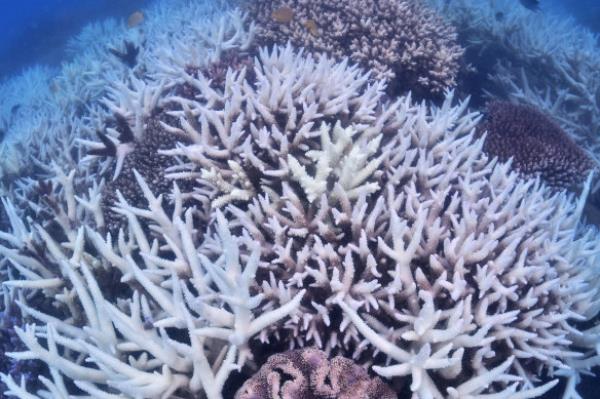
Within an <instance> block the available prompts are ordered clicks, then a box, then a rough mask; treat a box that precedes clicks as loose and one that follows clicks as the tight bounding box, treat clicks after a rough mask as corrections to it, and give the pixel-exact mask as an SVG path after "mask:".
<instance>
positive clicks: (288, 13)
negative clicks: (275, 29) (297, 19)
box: [271, 6, 294, 24]
mask: <svg viewBox="0 0 600 399" xmlns="http://www.w3.org/2000/svg"><path fill="white" fill-rule="evenodd" d="M271 18H273V21H275V22H278V23H280V24H288V23H290V22H291V21H292V19H294V10H292V9H291V8H290V7H288V6H283V7H279V8H278V9H276V10H275V11H273V12H272V13H271Z"/></svg>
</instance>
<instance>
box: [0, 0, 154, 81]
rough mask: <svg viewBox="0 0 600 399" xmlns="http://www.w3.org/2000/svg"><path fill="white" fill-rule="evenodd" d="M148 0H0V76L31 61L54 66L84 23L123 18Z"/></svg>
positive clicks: (30, 63)
mask: <svg viewBox="0 0 600 399" xmlns="http://www.w3.org/2000/svg"><path fill="white" fill-rule="evenodd" d="M149 2H150V0H24V1H9V0H3V1H2V2H0V8H1V10H2V11H1V12H0V26H1V27H2V35H1V36H0V77H6V76H7V75H12V74H15V73H18V72H19V71H21V70H22V69H23V68H26V67H27V66H30V65H32V64H47V65H57V64H60V62H61V60H62V59H63V57H64V56H65V54H64V46H65V44H66V43H67V41H68V40H69V38H71V37H73V36H74V35H76V34H77V33H78V32H79V31H80V30H81V28H83V26H85V25H86V24H88V23H90V22H93V21H98V20H103V19H105V18H109V17H113V18H122V19H126V18H127V17H128V16H129V15H130V14H131V13H132V12H134V11H135V10H137V9H139V8H140V7H143V6H144V5H147V4H148V3H149Z"/></svg>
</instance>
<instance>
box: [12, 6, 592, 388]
mask: <svg viewBox="0 0 600 399" xmlns="http://www.w3.org/2000/svg"><path fill="white" fill-rule="evenodd" d="M308 3H311V2H302V1H299V2H298V3H295V2H289V3H286V4H284V5H281V6H277V7H279V8H274V9H273V10H271V8H273V7H274V6H273V4H272V2H264V7H265V8H264V9H267V10H269V12H270V13H271V14H270V17H271V18H273V21H274V22H276V24H274V27H275V28H277V29H280V28H281V27H280V26H279V25H278V24H280V23H281V21H282V20H283V21H285V20H286V19H287V18H288V17H289V16H290V15H291V16H292V17H293V16H294V15H295V13H296V12H297V11H295V10H296V9H300V8H301V9H302V10H304V8H302V7H304V6H305V4H308ZM345 3H348V4H350V3H351V2H350V1H347V2H345ZM371 3H373V2H371ZM375 3H376V2H374V3H373V4H375ZM405 3H406V4H408V2H402V4H405ZM453 3H454V2H453ZM457 3H458V2H457ZM311 4H312V3H311ZM386 4H387V3H386ZM295 6H298V7H300V6H301V7H300V8H294V7H295ZM269 7H271V8H269ZM281 7H284V8H281ZM285 7H287V8H285ZM419 7H424V6H422V5H420V6H419ZM259 9H260V10H263V8H259ZM373 10H374V11H373V12H376V11H377V12H379V11H378V9H377V7H375V8H373ZM419 10H421V11H420V12H421V14H419V13H417V15H422V16H423V18H426V19H427V20H430V19H431V18H433V17H432V15H433V14H432V11H429V10H427V11H424V9H421V8H419ZM477 10H481V9H480V8H477V9H476V11H474V12H483V11H477ZM261 12H263V11H261ZM486 12H487V11H486ZM298 13H299V12H298ZM265 15H266V16H265ZM299 15H303V14H299ZM144 16H145V18H144V21H143V23H141V24H139V26H135V27H134V28H127V27H126V25H125V24H124V23H122V24H118V23H116V22H107V23H104V24H98V25H92V26H90V27H89V28H87V29H86V30H85V31H84V32H82V34H81V35H80V36H79V37H78V38H77V39H76V40H74V41H73V43H72V44H71V47H72V49H73V51H74V54H76V55H74V58H73V60H72V61H70V62H69V63H66V64H64V65H63V66H62V68H61V70H60V71H50V70H45V69H42V68H38V69H31V70H29V71H27V72H26V73H25V74H24V75H23V76H22V77H20V78H16V79H14V80H11V81H7V82H5V83H3V84H2V86H0V91H1V92H2V96H1V98H2V100H1V101H2V103H1V105H2V107H1V108H0V119H1V120H2V123H3V125H2V126H3V127H2V129H3V131H4V134H5V138H4V140H3V142H2V147H1V152H2V154H1V155H2V157H1V159H2V162H3V164H2V167H1V171H2V191H1V192H2V204H3V211H2V213H1V214H0V217H1V218H0V226H1V227H2V231H0V256H1V258H0V262H1V264H2V268H1V270H0V272H1V273H2V280H3V284H2V293H3V307H2V311H3V313H2V324H0V328H1V332H2V339H3V341H2V343H3V344H2V346H0V348H1V349H2V362H0V366H1V367H2V370H1V371H2V374H1V379H2V382H3V384H4V387H3V389H4V395H5V396H6V397H18V398H25V399H33V398H44V399H45V398H64V399H67V398H69V399H71V398H98V399H114V398H136V399H137V398H180V399H189V398H198V397H206V398H209V399H218V398H233V397H236V398H239V399H242V398H244V399H248V398H257V399H258V398H261V399H262V398H290V399H291V398H313V397H314V398H324V397H337V398H340V399H341V398H356V397H357V396H356V395H358V397H360V398H388V397H389V398H393V397H402V398H404V397H412V398H415V399H430V398H431V399H438V398H452V399H458V398H460V399H468V398H507V399H508V398H511V399H512V398H534V397H541V396H542V395H544V394H545V393H546V392H548V391H549V390H550V389H552V388H553V387H554V386H556V385H557V383H558V382H559V381H560V380H562V381H564V382H565V384H564V395H563V397H564V398H573V399H575V398H580V396H579V394H578V393H577V385H578V383H579V381H580V379H581V377H582V375H585V374H589V373H591V372H592V369H593V368H594V367H596V366H598V365H599V364H600V353H598V348H600V345H599V344H600V326H599V324H598V320H599V319H598V313H599V312H600V291H599V287H598V285H597V281H598V278H599V277H600V263H599V262H598V261H599V259H598V258H599V256H600V237H599V234H598V231H597V229H596V228H595V227H593V226H589V225H587V224H586V222H585V219H584V218H583V217H582V213H583V208H584V205H585V201H586V197H587V195H588V192H589V190H590V186H591V182H592V180H591V179H592V174H591V173H589V174H588V172H589V171H591V170H593V169H594V168H593V167H592V166H593V165H592V161H590V160H585V162H583V161H582V162H583V163H582V164H581V165H583V167H581V168H578V167H579V166H578V167H574V166H573V167H572V168H571V169H570V170H569V173H571V174H570V175H568V177H569V181H568V183H569V184H573V183H574V182H578V183H579V184H580V186H579V187H578V190H576V193H572V192H567V191H560V190H558V189H557V188H556V187H550V186H546V185H545V183H544V181H543V180H541V179H540V178H544V179H546V177H547V176H545V175H539V174H535V173H530V172H531V171H529V170H523V166H522V165H521V164H517V168H516V170H513V166H512V165H511V163H510V160H509V161H508V162H505V161H504V160H502V161H500V160H498V159H496V158H492V157H491V156H488V155H487V154H486V151H484V147H485V145H484V143H485V140H486V134H487V133H486V131H487V128H485V127H486V126H487V127H488V128H489V129H490V132H491V129H492V128H491V125H490V123H492V122H490V120H489V119H488V120H487V122H485V123H487V124H488V125H485V124H484V125H482V124H481V123H482V122H481V119H482V117H481V115H480V113H479V112H477V111H471V110H469V108H468V107H469V106H468V101H467V100H459V99H455V98H454V97H455V95H454V92H453V91H449V90H446V91H442V93H443V94H442V97H443V98H442V99H441V101H440V102H439V103H437V104H434V103H426V102H422V103H416V102H414V101H413V100H412V99H411V95H410V94H407V95H402V96H399V95H394V96H391V95H390V92H389V90H388V86H387V85H388V82H387V81H386V80H382V79H380V78H381V77H382V76H380V75H381V72H382V71H381V70H378V69H377V68H376V69H375V70H374V71H372V70H369V69H364V67H365V65H360V61H359V63H358V64H354V62H355V61H358V60H356V59H354V58H353V56H352V55H350V54H349V55H348V56H344V55H343V54H338V53H335V52H334V53H333V54H322V53H319V51H318V50H319V48H318V47H315V46H312V45H310V43H305V44H304V45H305V46H306V47H307V49H308V50H303V49H302V48H299V47H297V46H296V45H295V44H294V43H288V44H282V43H279V44H276V43H268V42H264V37H268V35H266V34H265V31H264V29H268V27H267V28H265V26H264V25H261V28H260V29H258V30H257V28H256V26H255V24H254V22H253V21H254V20H253V19H252V18H251V17H250V16H248V15H246V14H244V13H243V12H241V11H239V10H238V9H231V8H227V7H226V6H224V5H223V4H220V3H216V2H213V1H209V2H206V3H203V2H186V1H164V2H157V3H156V4H154V5H153V6H152V7H151V8H150V9H148V10H145V12H144ZM268 17H269V14H264V15H262V17H261V18H268ZM338 18H342V17H339V16H338ZM367 18H368V16H367ZM415 18H416V17H415ZM435 18H441V17H437V16H436V17H435ZM290 21H291V19H290ZM298 21H300V22H299V24H297V25H298V26H296V25H293V26H294V29H300V28H299V27H300V26H304V27H306V28H307V29H309V33H310V31H312V29H311V27H312V24H311V23H308V25H307V21H302V20H298ZM411 21H412V20H411ZM313 22H314V23H315V24H316V23H317V22H318V21H316V20H313ZM301 24H304V25H301ZM365 25H366V26H369V24H365ZM275 28H274V29H275ZM325 28H326V27H324V26H319V27H318V29H325ZM430 28H431V29H433V27H430ZM428 29H429V28H428ZM440 29H441V30H439V31H436V33H435V34H433V36H432V39H431V40H438V39H439V38H440V37H443V36H444V35H446V34H448V35H450V36H451V37H450V38H449V39H448V40H450V39H452V40H454V37H453V36H452V35H453V34H454V33H453V30H452V29H450V28H449V27H448V26H447V25H443V26H441V28H440ZM257 31H258V32H260V34H259V35H258V36H259V37H260V41H261V43H260V45H261V46H257V43H256V42H255V40H254V38H255V37H256V33H257ZM366 31H367V32H370V33H369V34H373V30H372V29H366ZM407 32H408V33H407V34H410V32H413V31H411V30H410V29H408V30H407ZM280 33H281V32H279V31H278V33H277V34H278V35H279V34H280ZM422 33H423V32H422V31H419V33H418V34H419V35H421V34H422ZM311 36H314V35H312V34H311ZM307 37H308V36H307ZM319 37H320V36H319ZM323 37H327V38H329V36H326V35H324V36H323ZM419 37H420V36H419ZM99 38H103V40H104V41H98V40H99ZM278 40H279V39H278ZM328 40H329V39H328ZM365 40H368V38H367V39H365ZM440 40H441V39H440ZM444 40H445V39H444ZM443 42H444V41H443ZM444 43H446V42H444ZM111 49H112V50H114V51H111ZM115 53H116V54H117V55H119V54H120V55H121V56H122V55H124V54H125V53H128V54H130V56H131V57H134V58H135V62H134V63H131V59H130V57H129V56H128V61H127V62H123V60H121V59H120V56H116V55H115ZM421 56H425V57H427V54H421V53H419V57H421ZM348 57H349V58H348ZM406 57H409V58H410V57H411V54H410V52H409V53H406ZM404 61H406V62H407V63H405V62H404ZM430 61H431V62H432V63H428V62H422V61H419V62H418V63H416V64H411V63H410V62H409V60H403V62H401V63H399V64H398V65H394V68H396V70H397V71H401V70H402V68H403V67H405V66H406V65H418V66H419V68H430V67H431V65H434V64H435V63H436V62H439V61H440V60H439V59H437V58H436V59H435V60H430ZM452 68H454V67H452ZM452 68H451V69H452ZM81 71H85V73H82V72H81ZM418 72H419V71H412V70H411V73H412V74H415V73H417V74H418ZM431 72H432V71H431V70H430V69H428V70H427V71H422V73H423V76H427V74H428V73H431ZM384 75H385V74H384ZM445 79H446V78H444V81H446V80H445ZM423 82H424V81H423V80H419V79H416V80H414V79H409V80H408V81H407V83H406V84H407V86H406V87H405V90H403V91H404V92H409V91H410V90H411V89H412V88H415V87H413V86H411V84H416V85H418V86H419V87H418V89H419V90H422V89H423V86H422V83H423ZM447 82H452V80H451V79H450V80H448V81H447ZM396 84H401V83H399V82H397V83H396ZM452 84H453V83H452ZM452 84H450V83H449V84H448V87H450V86H452ZM436 87H437V86H436ZM448 87H446V88H448ZM415 89H416V88H415ZM431 89H432V90H433V89H434V88H431ZM436 90H437V88H436V89H435V90H433V91H436ZM17 92H19V93H21V92H22V93H23V95H20V96H19V97H17V96H16V95H15V93H17ZM17 98H19V99H20V100H19V101H18V102H17V100H16V99H17ZM504 106H508V105H504ZM491 110H493V106H492V107H491ZM590 112H591V111H590ZM535 115H536V118H534V119H533V120H534V121H543V122H544V123H551V122H547V121H546V120H545V119H543V118H542V117H540V115H539V114H535ZM565 117H566V116H565ZM496 121H497V120H496ZM539 123H541V122H539ZM481 126H483V127H484V129H483V132H482V128H481ZM503 126H504V124H503V123H497V124H496V125H494V129H497V130H498V129H503ZM536 126H537V125H536ZM552 126H553V127H554V128H556V129H558V130H560V129H559V128H558V127H557V126H555V125H552ZM504 129H508V128H507V127H504ZM532 131H533V132H534V133H535V134H537V130H535V129H533V130H532V129H521V130H519V131H518V132H517V133H515V134H514V135H513V136H507V137H510V138H511V140H515V141H518V138H519V135H527V134H534V133H531V132H532ZM567 132H570V130H568V129H567ZM491 133H494V134H496V133H498V132H491ZM508 133H512V131H511V132H508ZM561 134H562V132H561ZM557 135H558V133H557ZM502 137H503V136H501V135H498V136H494V140H495V141H493V143H495V144H494V145H495V146H496V147H495V148H503V149H504V147H503V146H502V144H503V143H502V140H501V138H502ZM557 137H559V136H557ZM560 137H562V136H560ZM560 137H559V139H557V141H560V140H561V138H560ZM535 138H538V137H537V136H535ZM569 143H570V145H571V146H573V147H569V148H570V151H571V150H572V151H573V153H575V154H578V152H577V151H579V150H578V149H577V148H576V147H575V144H574V143H573V142H570V141H569ZM550 144H553V143H550ZM536 145H540V146H541V147H540V148H546V147H544V146H543V145H542V144H536ZM490 152H491V151H490ZM496 155H498V154H496ZM502 156H504V153H503V154H502ZM569 159H570V158H569ZM515 160H516V161H519V162H521V159H516V158H515ZM523 162H525V161H523ZM588 162H589V163H588ZM524 164H525V165H527V163H526V162H525V163H524ZM569 165H571V166H572V163H569ZM551 166H552V168H558V169H560V167H561V164H560V163H552V165H551ZM519 168H520V169H519ZM553 170H554V169H553ZM519 173H520V174H519ZM7 342H10V343H11V344H10V345H8V344H7ZM353 395H354V396H353Z"/></svg>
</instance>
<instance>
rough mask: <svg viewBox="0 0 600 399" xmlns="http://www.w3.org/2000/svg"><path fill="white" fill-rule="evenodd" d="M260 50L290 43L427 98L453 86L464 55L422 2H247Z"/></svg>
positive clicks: (447, 27)
mask: <svg viewBox="0 0 600 399" xmlns="http://www.w3.org/2000/svg"><path fill="white" fill-rule="evenodd" d="M247 3H248V5H247V7H248V9H249V11H250V16H251V18H253V19H254V20H255V22H256V35H257V40H258V43H259V44H262V45H272V44H274V43H276V44H285V43H286V42H288V41H290V42H291V43H292V44H294V45H296V46H299V47H300V46H301V47H304V48H306V49H307V50H309V51H310V52H313V53H325V54H328V55H329V56H333V57H335V58H336V59H338V60H341V59H344V58H346V57H349V58H350V59H351V60H352V61H353V62H356V63H358V64H360V65H361V66H363V67H368V68H369V69H371V70H372V71H373V72H374V77H376V78H377V79H381V78H387V79H390V80H392V82H391V85H392V86H395V87H396V88H397V89H398V90H399V91H401V92H406V91H408V90H412V91H413V92H417V93H418V94H421V95H424V96H429V95H431V94H440V93H441V92H443V91H444V90H445V89H448V88H451V87H453V86H454V85H455V84H456V76H457V74H458V71H459V67H460V63H461V58H462V55H463V49H462V48H461V46H459V45H458V44H457V41H456V32H455V30H454V28H453V27H452V26H450V25H449V24H448V23H447V22H445V21H444V20H443V19H442V18H441V17H440V16H439V15H437V14H436V13H435V12H434V11H433V10H431V9H429V8H428V7H427V6H425V5H424V4H422V3H421V2H416V1H411V0H409V1H396V0H339V1H330V0H286V1H282V0H258V1H249V2H247Z"/></svg>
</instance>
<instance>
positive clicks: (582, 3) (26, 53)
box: [0, 0, 600, 399]
mask: <svg viewBox="0 0 600 399" xmlns="http://www.w3.org/2000/svg"><path fill="white" fill-rule="evenodd" d="M150 1H151V0H96V1H94V0H56V1H52V0H36V1H27V0H24V1H21V2H11V3H10V4H8V2H7V4H2V6H1V7H2V9H3V12H0V26H2V27H3V34H2V35H0V81H2V80H3V79H6V78H9V77H11V76H14V75H16V74H18V73H19V72H21V71H22V70H24V69H26V68H28V67H30V66H32V65H36V64H42V65H49V66H58V65H60V63H61V62H62V61H63V60H64V59H65V57H68V55H67V54H66V53H65V45H66V43H67V42H68V40H69V39H70V38H72V37H73V36H74V35H76V34H77V33H78V32H79V31H80V30H81V28H82V27H83V26H85V25H86V24H88V23H90V22H94V21H98V20H102V19H105V18H108V17H112V18H116V19H119V20H126V19H127V17H128V16H129V15H130V14H131V13H132V12H134V11H136V10H138V9H140V8H142V7H144V6H147V5H148V4H149V3H150ZM332 1H335V0H332ZM481 1H487V0H481ZM515 4H517V1H515ZM541 6H542V10H540V11H532V13H544V12H549V11H552V12H556V13H559V14H561V15H564V16H565V18H567V17H572V18H574V19H575V20H576V21H578V23H579V24H581V25H582V26H585V27H587V28H588V29H590V30H591V31H593V32H596V33H598V34H600V1H598V0H595V1H594V0H578V1H569V0H562V1H559V0H548V1H545V0H541ZM596 383H597V380H596V379H595V378H593V377H589V378H586V379H584V381H583V382H582V383H581V385H580V393H582V394H583V395H584V399H593V398H596V397H600V396H596V395H595V393H594V392H595V387H596ZM559 388H564V386H563V385H562V384H561V386H560V387H559ZM559 388H556V389H554V390H553V391H551V392H550V393H549V394H547V395H546V396H545V397H546V398H548V399H550V398H558V397H560V391H561V389H559ZM0 397H1V395H0Z"/></svg>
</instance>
